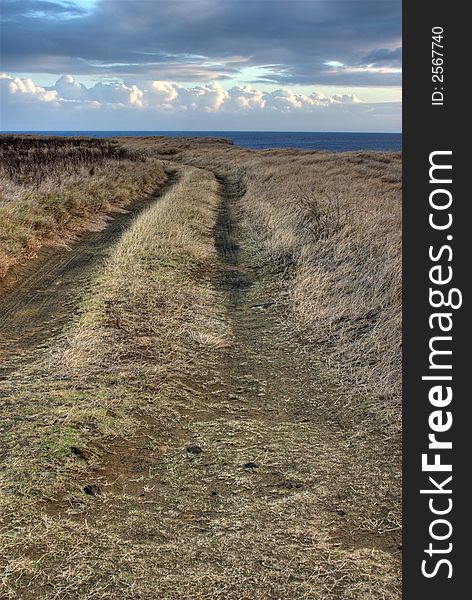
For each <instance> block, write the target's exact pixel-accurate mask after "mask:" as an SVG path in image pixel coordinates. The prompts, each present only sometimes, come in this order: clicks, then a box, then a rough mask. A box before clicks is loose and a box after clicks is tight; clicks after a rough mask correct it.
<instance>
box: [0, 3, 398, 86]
mask: <svg viewBox="0 0 472 600" xmlns="http://www.w3.org/2000/svg"><path fill="white" fill-rule="evenodd" d="M2 11H3V13H4V19H3V21H4V24H3V31H2V60H3V69H5V70H7V71H9V72H16V73H21V72H24V73H32V72H33V73H34V72H37V73H55V74H60V73H64V72H74V73H76V74H79V75H92V76H100V75H106V76H108V77H127V78H132V77H140V78H141V79H170V80H178V81H182V82H183V81H186V82H198V81H215V80H218V79H219V80H224V79H227V78H231V79H233V80H238V76H240V75H241V74H242V73H243V72H244V71H243V70H244V69H247V68H250V67H257V68H258V69H259V70H261V71H262V73H261V75H260V78H261V80H265V81H269V82H273V83H276V84H279V85H288V84H306V85H323V84H329V85H340V86H347V85H349V86H352V85H356V86H360V85H366V86H398V85H399V84H400V73H399V67H400V62H399V60H400V48H399V46H400V42H401V2H400V1H399V0H382V1H381V2H379V1H378V0H357V1H352V0H330V1H329V2H326V1H323V0H310V1H308V2H307V1H306V0H290V1H287V0H270V2H268V1H266V0H252V1H251V2H241V0H172V1H171V2H169V0H153V1H152V2H150V1H149V0H120V1H119V2H117V1H116V0H99V1H98V2H97V3H96V4H95V6H94V9H93V10H92V11H90V10H89V11H85V10H84V9H83V8H81V7H80V3H79V2H71V1H69V2H66V1H62V2H58V1H40V0H22V1H21V2H18V0H3V2H2ZM333 63H335V64H340V65H343V67H344V68H337V69H336V68H333V67H332V65H333ZM380 66H381V67H383V69H376V68H373V67H380ZM353 67H365V68H364V69H357V70H356V69H354V68H353ZM368 67H370V68H368ZM392 69H396V70H392ZM239 81H240V82H241V83H242V82H243V81H241V80H239Z"/></svg>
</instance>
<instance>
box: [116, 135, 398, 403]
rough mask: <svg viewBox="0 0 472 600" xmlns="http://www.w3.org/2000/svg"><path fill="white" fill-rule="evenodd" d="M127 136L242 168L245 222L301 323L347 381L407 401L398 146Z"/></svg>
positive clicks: (157, 148) (199, 161)
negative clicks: (257, 145)
mask: <svg viewBox="0 0 472 600" xmlns="http://www.w3.org/2000/svg"><path fill="white" fill-rule="evenodd" d="M120 143H121V144H122V145H124V146H125V147H127V148H131V149H139V150H142V151H147V152H148V153H149V155H152V156H167V155H169V153H171V154H172V158H173V160H180V161H182V162H184V163H189V164H196V165H200V166H205V167H207V168H211V169H214V170H217V171H219V172H222V173H230V174H233V175H236V176H237V177H239V178H240V179H241V180H242V182H243V183H244V185H245V187H246V195H245V197H244V210H245V215H246V223H247V226H248V227H250V229H251V230H252V233H253V237H254V239H258V240H261V239H262V241H263V247H264V249H265V261H264V262H265V265H266V266H267V267H270V268H271V269H273V270H274V271H275V272H276V273H277V277H278V278H279V280H280V282H281V284H282V287H283V292H282V293H283V295H284V297H286V298H288V300H289V304H290V307H291V317H292V322H293V324H294V326H295V327H297V328H298V329H299V330H300V331H301V332H303V334H304V335H305V336H306V337H307V338H308V339H309V340H311V342H312V343H314V344H315V345H316V346H317V348H318V351H320V352H322V353H323V354H324V355H325V357H326V359H327V360H328V362H329V364H330V365H331V366H333V367H335V368H336V369H337V371H338V375H339V377H340V379H341V380H342V381H344V382H346V383H348V384H350V385H355V386H356V387H357V388H358V389H365V390H367V392H369V393H373V394H375V395H376V396H377V397H379V398H380V400H381V401H385V400H387V401H390V402H393V403H395V404H397V405H398V404H399V402H400V397H401V155H400V154H399V153H384V152H352V153H351V152H350V153H338V154H333V153H325V152H308V151H300V150H273V151H272V150H266V151H259V152H255V151H251V150H245V149H242V148H237V147H233V146H231V145H228V144H226V145H225V144H223V143H219V144H216V143H215V141H214V140H211V141H208V142H207V143H205V141H204V140H199V142H198V143H194V142H193V141H192V140H181V139H171V138H123V139H121V138H120ZM258 260H260V257H259V259H258Z"/></svg>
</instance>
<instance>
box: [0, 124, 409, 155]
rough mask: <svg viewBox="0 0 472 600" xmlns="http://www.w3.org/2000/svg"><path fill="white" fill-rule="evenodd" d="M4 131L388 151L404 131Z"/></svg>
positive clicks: (263, 147) (398, 143) (398, 148)
mask: <svg viewBox="0 0 472 600" xmlns="http://www.w3.org/2000/svg"><path fill="white" fill-rule="evenodd" d="M1 133H2V134H4V135H8V134H17V135H18V134H24V135H51V136H54V135H56V136H86V137H126V136H130V137H133V136H139V137H151V136H169V137H223V138H226V139H229V140H231V141H232V142H233V143H234V144H235V145H237V146H241V147H243V148H249V149H251V150H268V149H277V148H279V149H280V148H297V149H302V150H324V151H329V152H353V151H364V150H365V151H384V152H385V151H388V152H400V151H401V149H402V133H401V132H400V133H397V132H341V131H242V130H236V131H234V130H169V131H165V130H79V129H76V130H74V129H68V130H36V131H35V130H11V131H2V132H1Z"/></svg>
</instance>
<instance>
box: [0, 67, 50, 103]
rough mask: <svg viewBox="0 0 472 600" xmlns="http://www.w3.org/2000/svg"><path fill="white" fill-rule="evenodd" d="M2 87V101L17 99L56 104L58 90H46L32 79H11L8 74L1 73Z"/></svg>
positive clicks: (0, 82) (0, 81)
mask: <svg viewBox="0 0 472 600" xmlns="http://www.w3.org/2000/svg"><path fill="white" fill-rule="evenodd" d="M0 85H1V90H2V99H3V98H4V97H6V98H7V99H8V98H10V99H13V98H14V99H15V100H17V101H19V102H22V101H35V100H36V101H38V102H56V101H57V99H58V93H57V91H56V90H46V89H45V88H43V87H41V86H39V85H36V84H35V83H34V81H33V80H32V79H30V78H28V79H21V78H19V77H9V76H8V75H7V74H6V73H0Z"/></svg>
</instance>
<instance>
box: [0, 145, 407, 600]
mask: <svg viewBox="0 0 472 600" xmlns="http://www.w3.org/2000/svg"><path fill="white" fill-rule="evenodd" d="M0 139H1V138H0ZM5 140H7V141H6V142H5ZM3 142H4V143H6V145H7V146H5V147H8V148H10V149H9V150H8V151H5V152H6V153H5V154H4V157H5V156H7V157H9V158H8V159H7V160H4V163H5V164H4V166H3V167H2V168H3V171H2V173H3V175H2V176H3V177H4V178H6V179H7V180H8V181H9V184H8V185H9V186H11V188H8V189H11V190H16V193H18V197H17V200H18V203H19V205H22V203H24V202H25V198H26V195H25V194H28V193H30V191H31V190H33V189H34V190H35V195H34V200H33V204H32V205H31V206H33V207H37V206H41V215H42V218H45V219H46V220H48V219H49V217H50V218H51V222H54V225H53V226H52V227H50V228H49V229H48V228H41V229H40V230H39V231H40V234H37V232H36V230H35V229H34V228H32V227H31V225H28V227H27V229H28V231H33V234H32V235H33V238H32V239H34V242H31V243H32V244H33V246H31V247H38V245H40V244H44V243H51V241H52V240H62V243H63V242H64V241H68V242H71V240H72V236H74V235H75V236H77V235H80V232H84V231H85V230H86V229H87V228H88V227H90V215H91V212H93V211H95V212H94V214H101V215H103V214H104V213H105V212H107V211H108V210H109V209H110V208H113V207H117V206H124V205H127V204H132V200H133V199H137V198H138V196H139V195H142V194H143V193H147V192H149V190H150V188H152V187H153V186H154V187H159V186H160V185H162V182H163V180H164V177H168V178H169V181H170V182H171V183H170V187H169V188H168V189H167V191H166V192H165V193H164V195H163V196H162V197H159V196H156V198H155V199H154V200H152V198H151V200H152V202H150V204H149V205H148V207H147V208H143V209H142V210H141V211H140V212H138V213H137V214H136V217H135V218H134V220H133V221H132V222H131V224H129V226H127V229H126V230H125V231H123V233H122V235H121V236H120V237H119V239H118V241H117V242H114V243H113V245H111V246H110V247H109V248H108V250H107V252H106V258H105V259H104V261H102V262H100V263H97V266H96V268H94V269H93V270H92V274H91V275H90V271H89V270H87V269H86V268H85V266H86V264H87V261H88V260H89V256H88V255H87V254H86V253H85V252H84V256H83V263H84V270H83V272H82V271H81V270H80V269H81V263H80V257H81V254H80V248H81V247H82V246H81V244H82V242H81V241H80V240H79V242H78V243H77V244H76V246H75V247H76V248H77V250H76V257H77V258H76V260H77V263H78V267H76V268H77V269H78V271H77V272H78V274H79V276H78V283H77V282H76V283H75V286H74V287H73V288H72V289H73V293H74V302H71V303H70V307H69V305H68V304H67V306H66V308H65V311H66V313H67V311H69V319H68V321H67V324H66V325H65V327H63V328H62V330H61V332H60V333H59V334H58V335H56V334H54V335H51V336H50V337H49V338H47V339H43V338H44V336H43V337H42V338H41V343H36V344H31V347H30V348H23V349H22V350H21V352H20V351H18V346H17V345H16V342H15V340H13V341H12V340H10V339H9V337H8V323H9V319H10V320H11V319H14V318H15V315H16V314H17V313H21V311H22V309H23V310H25V308H24V307H21V306H20V307H15V308H14V310H13V312H12V311H10V312H9V313H8V314H7V315H6V323H7V331H5V332H4V333H5V335H4V338H5V340H4V342H3V343H2V345H0V353H2V359H3V360H2V369H3V371H2V373H3V374H4V377H3V378H2V379H1V380H0V409H1V411H2V415H3V423H2V448H3V455H2V463H1V466H2V471H1V486H0V502H1V508H2V516H1V533H0V590H1V591H0V596H1V597H2V598H3V597H5V598H11V599H16V598H21V599H26V600H28V599H30V598H31V599H33V598H34V599H36V598H40V599H44V600H50V599H51V600H52V599H58V598H61V599H63V598H64V599H81V600H86V599H87V600H88V599H96V598H101V599H114V600H115V599H116V600H118V599H121V598H124V597H126V598H131V599H135V600H138V599H139V600H143V599H145V600H151V599H152V600H154V599H159V600H190V599H193V600H209V599H210V598H211V599H212V600H218V599H221V600H223V599H225V600H227V599H229V600H243V599H246V598H251V599H253V600H269V599H270V598H280V599H283V600H302V599H305V600H354V599H355V600H381V599H385V600H397V599H399V598H400V597H401V534H400V532H401V494H400V490H401V469H400V456H401V452H400V450H401V449H400V439H399V422H400V421H399V419H400V416H399V408H400V390H399V383H400V316H401V306H400V289H401V281H400V254H401V246H400V242H401V240H400V218H401V212H400V200H399V191H400V184H401V175H400V173H401V171H400V169H401V157H400V156H399V155H398V154H385V153H346V154H336V155H334V154H329V153H318V152H301V151H291V150H285V151H264V152H252V151H248V150H244V149H241V148H237V147H233V146H232V145H231V144H229V143H226V142H224V141H221V140H211V141H209V140H204V139H201V140H175V139H174V140H173V139H168V138H163V139H152V138H129V139H120V140H118V139H117V140H109V141H104V142H99V143H98V142H96V141H90V140H72V141H67V140H64V141H61V142H58V143H57V144H56V143H55V142H53V141H52V140H51V141H49V142H47V144H46V148H45V147H44V146H43V144H44V142H43V140H41V139H40V140H38V141H34V143H33V142H32V140H24V139H21V141H18V142H17V141H14V142H12V141H11V139H10V138H4V140H3ZM15 144H17V146H16V149H17V150H18V153H19V155H21V156H34V157H35V158H32V159H31V164H30V166H26V167H25V168H24V169H23V171H22V172H21V173H20V171H21V170H22V168H20V167H19V162H17V163H15V161H14V159H13V158H12V157H14V156H15V151H13V150H12V149H13V148H14V147H15ZM97 155H98V156H97ZM38 156H41V161H44V163H43V162H39V163H38V160H39V159H38ZM33 164H40V165H45V166H44V169H43V167H42V166H41V167H39V168H36V169H35V168H33V167H32V166H31V165H33ZM27 165H28V161H27ZM91 170H93V172H91ZM61 172H62V173H63V174H65V173H67V175H64V176H63V177H60V176H59V174H60V173H61ZM99 173H101V175H98V174H99ZM120 177H122V178H125V179H126V181H127V183H126V185H123V179H120ZM59 179H60V180H61V181H59ZM89 179H90V181H89ZM79 181H80V182H81V186H82V187H83V189H85V190H89V191H90V190H92V191H90V198H91V199H92V200H87V201H84V202H82V200H80V198H81V193H80V189H82V188H79V187H78V184H77V182H79ZM54 182H57V185H58V186H64V187H61V188H60V193H58V189H59V188H57V189H56V187H54V186H55V183H54ZM76 184H77V186H76ZM94 186H95V187H94ZM114 186H116V187H114ZM46 189H50V190H52V193H54V194H56V196H55V197H56V203H52V204H51V203H43V202H42V197H43V196H42V194H43V193H45V190H46ZM26 190H29V191H26ZM65 190H69V191H70V193H71V194H72V196H73V197H74V198H76V202H77V203H76V204H75V209H74V218H73V226H70V227H69V221H68V220H67V219H66V220H65V221H61V218H60V217H58V214H59V213H60V214H62V213H61V211H59V213H58V212H57V210H56V208H55V206H56V204H59V205H60V206H61V202H60V200H59V199H60V198H64V197H67V193H69V192H68V191H65ZM64 194H65V196H64ZM115 194H117V195H116V196H115ZM120 194H123V195H120ZM125 196H126V199H125ZM14 198H15V196H14V195H10V196H9V200H8V202H6V201H5V200H4V202H5V203H6V205H7V206H8V210H7V212H6V213H2V214H4V217H3V218H4V219H6V221H7V222H12V223H13V222H14V220H15V219H14V217H12V216H11V215H13V214H15V211H14V210H13V208H14V205H15V200H14ZM79 200H80V201H79ZM95 201H96V202H97V208H96V209H92V208H91V206H94V203H95ZM28 206H29V205H28ZM98 207H99V208H98ZM62 209H63V207H61V210H62ZM35 210H36V208H35ZM66 212H67V211H66ZM5 215H6V216H5ZM15 218H16V217H15ZM60 223H62V225H60ZM71 223H72V222H71ZM103 225H104V222H103V220H102V226H103ZM21 226H22V227H23V226H24V223H23V224H22V225H21ZM11 231H12V232H13V233H12V235H11V241H10V242H8V240H7V241H6V242H5V241H4V242H2V243H3V244H4V246H3V247H4V248H7V249H8V250H6V251H5V257H6V258H4V259H3V260H4V262H3V268H4V271H7V269H8V268H15V267H14V265H15V261H20V260H21V261H24V260H25V259H26V256H27V255H28V253H29V252H30V250H27V248H30V246H27V245H26V246H22V245H21V244H19V245H18V244H17V242H15V243H13V240H14V239H16V237H15V236H16V233H17V231H18V228H17V227H16V226H15V227H13V226H12V229H11ZM9 235H10V234H7V236H6V238H8V236H9ZM8 239H10V238H8ZM86 239H87V235H86V234H84V241H86ZM54 243H57V241H55V242H54ZM8 244H10V245H8ZM84 247H86V248H89V246H86V245H84ZM12 248H17V249H18V250H15V251H13V250H12ZM8 252H10V254H8ZM87 252H88V250H87ZM40 263H41V261H38V264H40ZM16 264H18V262H16ZM61 277H62V276H61ZM61 277H60V278H58V279H57V281H55V282H54V283H53V284H50V283H49V284H48V289H49V288H52V289H54V286H56V285H57V289H58V290H60V289H62V288H61V286H62V285H63V283H62V278H61ZM20 284H21V285H23V286H27V285H28V280H27V278H26V279H24V280H21V278H20ZM34 285H35V290H36V286H38V279H37V278H36V279H35V284H34ZM14 289H15V288H12V290H10V293H11V292H12V291H13V292H14ZM34 293H37V292H36V291H34ZM50 297H52V298H53V297H54V293H51V294H50V296H47V297H46V299H45V300H43V295H42V291H41V290H40V292H39V298H40V301H39V306H40V307H41V311H42V312H41V313H40V314H41V315H46V316H47V319H49V320H50V321H51V323H53V322H54V319H55V312H56V307H55V305H54V303H52V302H51V304H48V302H49V300H48V298H50ZM0 301H1V297H0ZM0 306H1V304H0ZM32 306H33V309H30V308H29V309H28V310H31V311H32V313H31V315H30V320H31V323H34V322H35V318H36V315H35V314H33V313H34V310H35V309H34V307H35V306H36V304H33V305H32ZM49 307H50V308H49ZM48 310H49V311H50V313H51V314H49V313H48ZM15 311H16V312H15ZM10 313H11V314H10ZM27 317H28V315H27ZM2 333H3V330H2ZM43 333H44V331H43Z"/></svg>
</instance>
